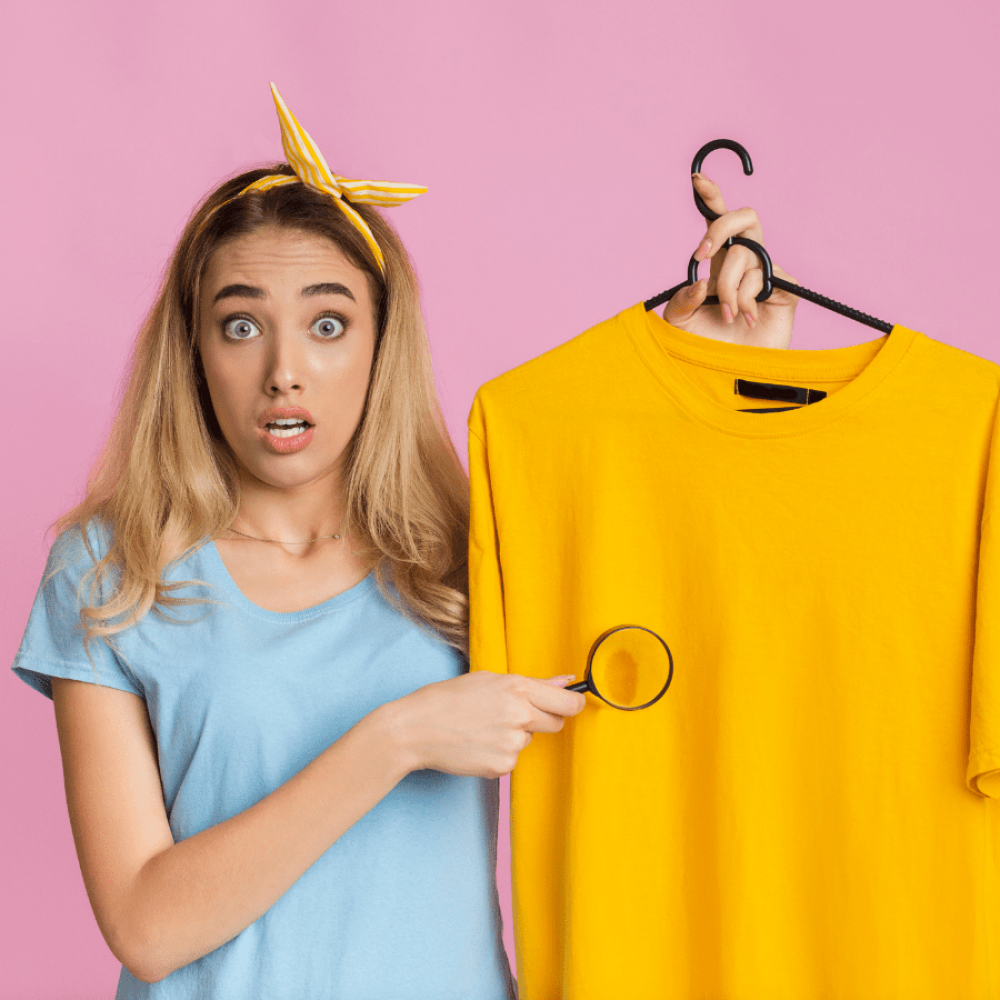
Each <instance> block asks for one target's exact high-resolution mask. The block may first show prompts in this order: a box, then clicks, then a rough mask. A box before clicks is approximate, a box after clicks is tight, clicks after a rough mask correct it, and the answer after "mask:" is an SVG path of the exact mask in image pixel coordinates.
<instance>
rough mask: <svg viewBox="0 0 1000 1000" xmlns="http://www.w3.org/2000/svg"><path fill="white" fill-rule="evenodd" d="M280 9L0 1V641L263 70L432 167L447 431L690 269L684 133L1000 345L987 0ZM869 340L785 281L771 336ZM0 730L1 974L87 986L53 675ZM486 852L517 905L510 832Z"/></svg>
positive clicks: (948, 334)
mask: <svg viewBox="0 0 1000 1000" xmlns="http://www.w3.org/2000/svg"><path fill="white" fill-rule="evenodd" d="M280 10H282V13H279V5H277V4H275V3H267V4H265V3H263V2H261V0H244V2H242V3H239V4H234V3H218V2H212V0H207V2H206V0H200V2H198V3H194V2H191V0H178V2H174V3H172V4H170V5H169V6H168V5H165V4H160V5H151V4H137V3H131V2H130V3H125V2H121V0H112V2H105V3H104V4H101V5H94V4H78V3H70V2H69V0H62V2H61V3H58V4H54V3H49V2H39V3H34V4H27V3H22V4H17V5H12V6H11V8H10V9H9V10H8V11H7V12H6V13H5V18H4V21H5V23H4V31H3V41H2V42H0V79H2V80H3V83H4V91H3V92H4V95H5V100H4V102H3V110H2V111H0V116H2V134H3V136H4V137H5V148H6V154H5V156H4V158H3V166H2V168H0V169H2V170H3V184H2V187H0V191H2V196H3V206H4V211H3V215H4V219H3V232H4V238H3V241H2V247H0V254H2V270H0V273H2V275H3V279H2V280H3V285H4V292H3V324H4V340H3V344H4V351H3V353H4V362H5V370H6V371H7V373H8V374H7V383H6V385H5V387H4V393H3V395H4V398H5V402H6V406H7V425H6V431H5V433H4V435H3V444H2V448H3V467H5V468H7V469H8V470H9V471H8V476H7V484H8V485H7V487H6V488H5V489H4V491H3V497H2V504H3V521H4V523H5V524H6V525H7V528H6V531H5V536H6V537H5V543H4V574H3V581H4V587H5V592H4V594H3V601H2V603H0V608H2V620H0V644H2V656H0V661H2V662H4V663H8V664H9V663H10V662H11V660H12V659H13V656H14V652H15V650H16V648H17V645H18V642H19V640H20V635H21V631H22V629H23V627H24V624H25V621H26V619H27V615H28V609H29V606H30V603H31V600H32V597H33V595H34V592H35V588H36V586H37V584H38V580H39V578H40V575H41V570H42V566H43V563H44V559H45V553H46V551H47V547H48V544H49V540H48V539H47V538H46V537H45V529H46V526H47V525H48V524H49V523H50V522H51V521H52V520H53V519H54V518H55V517H56V516H57V515H59V514H60V513H62V512H63V511H64V510H65V509H66V508H67V507H68V506H70V505H71V504H72V503H73V502H74V501H75V500H76V499H77V498H78V497H79V495H80V492H81V488H82V485H83V483H84V479H85V475H86V473H87V470H88V468H89V466H90V465H91V463H92V461H93V460H94V458H95V457H96V454H97V451H98V448H99V446H100V444H101V441H102V438H103V436H104V435H105V433H106V431H107V428H108V424H109V420H110V417H111V414H112V405H113V400H114V396H115V392H116V387H117V385H118V381H119V378H120V375H121V372H122V369H123V365H124V363H125V359H126V355H127V352H128V349H129V344H130V341H131V339H132V337H133V335H134V333H135V331H136V329H137V326H138V324H139V322H140V320H141V318H142V316H143V314H144V313H145V311H146V309H147V308H148V306H149V304H150V302H151V300H152V298H153V295H154V292H155V290H156V287H157V283H158V280H159V276H160V274H161V271H162V268H163V265H164V261H165V259H166V257H167V255H168V253H169V251H170V249H171V247H172V244H173V242H174V240H175V238H176V237H177V235H178V234H179V232H180V230H181V227H182V224H183V222H184V220H185V218H186V216H187V214H188V212H189V211H190V210H191V208H192V207H193V205H194V203H195V202H196V200H197V199H198V198H200V197H201V195H202V194H203V193H204V192H205V191H206V190H207V189H208V188H210V187H211V186H212V185H214V184H215V183H216V182H217V181H218V180H220V179H221V178H223V177H224V176H226V175H228V174H230V173H232V172H234V171H235V170H237V169H242V168H246V167H248V166H250V165H252V164H255V163H258V162H260V161H266V160H271V159H277V158H279V157H280V142H279V135H278V127H277V124H276V119H275V114H274V110H273V107H272V104H271V99H270V95H269V93H268V88H267V82H268V80H269V79H273V80H274V81H276V82H277V84H278V86H279V87H280V88H281V91H282V93H283V95H284V97H285V98H286V100H287V101H288V103H289V104H290V106H291V107H292V108H293V110H294V111H295V112H296V114H297V115H298V116H299V118H300V119H301V121H302V122H303V123H304V124H305V126H306V127H307V128H308V129H309V130H310V131H311V132H312V134H313V135H314V136H315V138H316V139H317V141H318V143H319V145H320V148H321V149H323V151H324V152H325V154H326V156H327V158H328V160H329V161H330V162H331V164H332V166H333V167H334V169H335V170H338V171H340V172H341V173H344V174H347V175H349V176H354V177H376V178H382V177H385V178H391V179H394V180H408V181H419V182H421V183H425V184H426V185H427V186H428V187H429V189H430V193H429V194H427V195H426V196H424V197H422V198H420V199H418V200H417V201H415V202H413V203H412V204H410V205H407V206H404V207H402V208H399V209H396V210H393V212H392V219H393V221H394V222H395V223H396V224H397V225H398V227H399V229H400V231H401V233H402V235H403V238H404V240H405V242H406V244H407V246H408V247H409V249H410V251H411V253H412V255H413V257H414V260H415V261H416V264H417V269H418V272H419V275H420V278H421V281H422V285H423V290H424V301H425V306H426V313H427V318H428V323H429V329H430V334H431V339H432V346H433V351H434V358H435V363H436V370H437V377H438V385H439V387H440V392H441V398H442V401H443V404H444V408H445V412H446V414H447V418H448V423H449V427H450V428H451V431H452V433H453V435H454V437H455V440H456V442H457V443H458V444H459V447H460V449H461V450H462V451H463V452H464V448H465V417H466V414H467V412H468V409H469V406H470V404H471V402H472V397H473V395H474V393H475V390H476V388H477V387H478V386H479V385H480V384H481V383H482V382H483V381H485V380H487V379H489V378H491V377H493V376H495V375H497V374H499V373H501V372H503V371H505V370H506V369H508V368H511V367H513V366H514V365H517V364H519V363H520V362H522V361H525V360H527V359H528V358H531V357H533V356H535V355H536V354H539V353H540V352H542V351H544V350H546V349H548V348H550V347H552V346H554V345H556V344H558V343H560V342H562V341H564V340H567V339H568V338H570V337H572V336H574V335H575V334H577V333H579V332H580V331H582V330H583V329H585V328H586V327H588V326H590V325H592V324H594V323H596V322H598V321H600V320H602V319H605V318H606V317H608V316H609V315H611V314H613V313H615V312H618V311H619V310H621V309H623V308H625V307H627V306H629V305H630V304H632V303H634V302H636V301H638V300H639V299H641V298H645V297H647V296H650V295H652V294H654V293H656V292H659V291H660V290H662V289H663V288H665V287H667V286H669V285H672V284H674V283H676V282H677V281H680V280H681V279H682V278H683V277H684V274H685V266H686V261H687V258H688V256H689V255H690V253H691V252H692V250H693V249H694V247H695V246H696V244H697V242H698V240H699V238H700V236H701V233H702V231H703V227H702V226H701V224H700V217H699V216H698V215H697V213H696V212H695V209H694V206H693V204H692V201H691V194H690V187H689V182H688V169H689V166H690V160H691V157H692V156H693V154H694V152H695V150H696V149H697V148H698V147H699V146H700V145H702V144H703V143H704V142H706V141H708V140H710V139H714V138H719V137H728V138H734V139H738V140H739V141H741V142H743V143H744V144H745V145H746V146H747V147H748V148H749V150H750V153H751V155H752V156H753V159H754V165H755V168H756V169H755V175H754V176H753V177H751V178H744V177H743V176H742V174H741V173H740V171H739V167H738V163H737V159H736V157H735V156H733V155H732V154H731V153H728V152H718V153H715V154H713V155H712V156H711V157H709V159H708V162H707V165H706V172H707V173H708V174H709V176H712V177H714V178H716V179H717V180H719V181H720V182H721V183H722V184H723V186H724V187H723V190H724V192H725V194H726V196H727V198H728V199H729V203H730V206H731V207H738V206H739V205H741V204H749V205H753V206H754V207H755V208H757V209H758V211H759V212H760V214H761V217H762V219H763V223H764V232H765V237H766V240H767V244H768V246H769V248H770V250H771V253H772V256H773V257H774V259H775V260H776V261H777V262H778V263H780V264H781V265H782V266H784V267H785V268H786V269H787V270H788V271H790V272H791V273H792V274H793V275H795V276H796V278H798V279H799V280H800V281H802V282H803V283H804V284H806V285H807V286H809V287H812V288H815V289H817V290H819V291H822V292H824V293H826V294H828V295H830V296H832V297H834V298H838V299H841V300H842V301H846V302H848V303H850V304H851V305H854V306H857V307H858V308H861V309H864V310H865V311H867V312H870V313H872V314H874V315H876V316H879V317H881V318H885V319H889V320H892V321H896V322H900V323H903V324H905V325H908V326H913V327H916V328H917V329H920V330H923V331H924V332H925V333H928V334H929V335H931V336H933V337H936V338H938V339H941V340H944V341H946V342H948V343H950V344H954V345H956V346H958V347H961V348H964V349H966V350H969V351H972V352H974V353H976V354H980V355H984V356H986V357H989V358H993V359H994V360H1000V346H998V341H997V337H996V335H995V333H994V329H995V321H994V318H993V311H994V309H995V308H996V300H995V299H994V298H993V294H994V290H995V288H996V282H995V273H996V265H995V263H994V261H995V258H996V249H995V246H996V245H995V242H994V241H995V239H996V234H997V231H998V228H1000V227H998V222H1000V213H998V209H997V207H996V199H995V195H994V193H993V191H992V188H991V182H992V180H993V179H995V178H996V176H997V168H998V165H1000V164H998V154H1000V139H998V129H997V120H996V101H997V96H998V86H997V85H998V82H1000V69H998V60H997V58H996V49H997V43H998V40H1000V38H998V20H1000V18H998V14H997V7H996V5H995V4H993V3H990V2H987V0H953V2H951V3H949V4H947V5H939V4H934V5H931V4H930V3H924V4H923V5H914V4H908V5H902V4H900V3H898V2H896V0H894V2H891V3H889V2H885V0H875V2H874V3H872V2H871V0H865V2H860V0H847V2H844V3H838V4H836V5H834V4H806V3H793V2H788V0H780V2H763V3H757V4H748V3H746V2H745V0H739V2H732V0H716V2H714V3H712V4H687V3H685V4H680V3H676V4H667V3H664V2H663V0H643V2H631V3H625V4H621V3H619V4H613V5H612V4H607V5H602V4H599V3H594V2H584V0H577V2H574V3H570V2H555V0H535V2H533V3H526V2H523V0H507V2H505V3H502V4H500V3H494V4H489V5H487V4H475V3H458V2H455V3H450V4H449V3H444V2H438V0H431V2H428V0H423V2H421V3H412V2H411V3H402V2H398V3H385V2H381V0H374V2H372V0H369V2H366V3H351V4H341V3H337V2H327V3H323V4H319V3H308V2H303V0H289V2H288V3H286V4H283V5H281V7H280ZM874 336H875V334H874V332H873V331H870V330H869V329H868V328H866V327H862V326H859V325H856V324H854V323H851V322H850V321H848V320H846V319H841V318H839V317H836V316H833V315H832V314H829V313H826V312H824V311H822V310H820V309H818V308H817V307H815V306H811V305H809V304H808V303H804V304H802V305H801V306H800V309H799V313H798V321H797V326H796V330H795V338H794V341H793V343H794V345H795V346H797V347H800V348H821V347H829V346H837V345H842V344H848V343H857V342H860V341H863V340H869V339H872V338H873V337H874ZM15 375H16V376H17V380H16V382H17V384H15V379H14V376H15ZM0 743H2V752H0V761H2V765H0V802H2V807H0V836H2V847H3V849H2V852H0V908H2V909H0V949H2V952H0V969H2V973H0V1000H8V998H17V1000H36V998H38V1000H41V998H46V1000H55V998H59V1000H73V998H95V1000H96V998H104V997H110V996H112V995H113V993H114V986H115V982H116V979H117V970H118V966H117V963H116V962H115V960H114V959H113V957H112V956H111V954H110V952H109V951H108V950H107V948H106V946H105V945H104V943H103V940H102V939H101V936H100V934H99V932H98V930H97V927H96V924H95V922H94V920H93V917H92V915H91V912H90V908H89V905H88V902H87V898H86V895H85V893H84V890H83V885H82V881H81V878H80V874H79V870H78V867H77V862H76V856H75V854H74V850H73V844H72V838H71V834H70V829H69V823H68V820H67V816H66V807H65V801H64V798H63V790H62V775H61V768H60V762H59V754H58V747H57V741H56V734H55V727H54V723H53V717H52V707H51V703H49V702H48V701H46V700H44V699H43V698H41V697H40V696H39V695H37V694H35V693H33V692H32V691H30V690H29V689H28V688H27V687H26V686H25V685H23V684H21V683H20V682H19V681H18V680H17V679H16V678H15V677H14V675H13V674H10V673H6V674H3V675H2V676H0ZM501 826H502V827H503V826H504V824H503V822H502V824H501ZM502 832H504V831H503V830H502ZM500 878H501V888H502V896H503V898H504V905H505V907H506V909H507V913H508V914H509V893H510V889H509V874H508V870H507V857H506V855H504V856H502V857H501V862H500ZM507 922H508V924H509V915H508V917H507ZM509 941H510V937H509V928H508V942H509Z"/></svg>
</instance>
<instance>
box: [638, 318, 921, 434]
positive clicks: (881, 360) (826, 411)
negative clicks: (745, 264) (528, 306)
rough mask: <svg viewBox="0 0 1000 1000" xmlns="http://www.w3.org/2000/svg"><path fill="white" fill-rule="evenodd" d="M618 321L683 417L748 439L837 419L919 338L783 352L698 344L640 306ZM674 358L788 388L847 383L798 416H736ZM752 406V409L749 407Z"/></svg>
mask: <svg viewBox="0 0 1000 1000" xmlns="http://www.w3.org/2000/svg"><path fill="white" fill-rule="evenodd" d="M619 318H620V319H621V321H622V322H623V323H624V324H625V327H626V329H627V330H628V333H629V336H630V337H631V339H632V341H633V343H634V344H635V347H636V349H637V351H638V352H639V355H640V357H641V358H642V360H643V361H644V362H645V364H646V365H647V367H648V368H649V369H650V371H651V372H652V374H653V376H654V377H655V378H656V379H657V381H658V382H660V384H661V385H662V386H663V387H664V388H665V389H666V390H667V392H668V393H669V394H670V395H671V396H673V397H674V399H676V400H677V402H678V403H679V404H680V405H681V406H682V407H684V409H686V410H687V411H688V412H689V413H691V414H693V415H694V416H695V417H697V418H698V419H700V420H701V421H703V422H704V423H707V424H709V425H711V426H712V427H714V428H715V429H717V430H720V431H724V432H725V433H728V434H734V435H736V436H739V437H752V438H775V437H788V436H792V435H796V434H803V433H807V432H809V431H812V430H814V429H816V428H818V427H822V426H824V425H826V424H828V423H830V422H831V421H833V420H836V419H838V418H839V417H840V416H841V415H842V414H843V413H844V411H845V410H847V409H848V408H849V407H851V406H853V405H854V404H855V403H856V402H857V401H858V400H860V399H861V398H863V397H864V396H866V395H867V394H868V393H869V392H871V391H872V390H873V389H874V388H875V387H876V386H878V385H879V384H880V383H881V382H882V381H883V380H884V379H885V377H886V376H887V375H889V374H890V373H891V372H892V371H893V370H894V369H895V368H896V366H897V365H898V364H899V362H900V361H901V360H902V358H903V357H904V355H905V354H906V352H907V351H908V350H909V348H910V346H911V345H912V344H913V342H914V340H915V338H916V337H917V336H919V335H918V334H917V333H916V331H914V330H910V329H908V328H907V327H904V326H898V325H896V326H893V328H892V333H890V334H888V335H886V336H883V337H880V338H879V339H877V340H870V341H866V342H865V343H862V344H854V345H851V346H849V347H835V348H828V349H824V350H816V351H803V350H796V349H787V350H785V349H780V348H771V347H756V346H751V345H748V344H733V343H728V342H726V341H721V340H712V339H710V338H708V337H700V336H698V335H697V334H694V333H689V332H688V331H687V330H681V329H679V328H678V327H675V326H674V325H673V324H671V323H668V322H667V321H666V320H665V319H663V317H662V316H660V315H658V314H657V313H655V312H652V311H650V312H647V311H646V308H645V306H644V305H643V303H641V302H639V303H637V304H636V305H634V306H632V307H630V308H629V309H626V310H625V311H624V312H623V313H621V314H620V316H619ZM675 358H681V359H683V360H685V361H690V362H692V363H694V364H697V365H701V366H703V367H706V368H715V369H718V370H720V371H727V372H732V373H733V374H734V375H740V376H751V377H754V376H756V377H757V378H759V379H760V380H762V381H769V382H781V383H788V384H794V383H795V382H797V381H810V382H816V381H826V380H829V381H843V380H845V379H851V382H850V383H849V384H848V385H845V386H844V387H843V388H842V389H838V390H837V392H835V393H832V394H831V395H829V396H828V397H827V398H826V399H822V400H820V401H819V402H818V403H811V404H809V405H808V406H802V407H800V408H798V409H794V410H785V411H783V412H779V413H743V412H741V411H739V410H734V409H730V408H728V407H726V406H723V405H722V404H720V403H718V402H717V401H716V400H714V399H712V398H711V397H710V396H709V395H708V394H706V393H705V392H704V391H703V390H702V389H701V388H700V387H699V386H698V385H696V384H695V383H694V382H693V381H692V380H691V379H690V378H689V377H688V375H687V374H686V373H685V372H684V370H683V368H682V367H681V366H680V365H679V364H677V362H676V360H675ZM753 405H755V404H754V402H753V401H751V402H750V403H748V406H753ZM760 405H764V404H760Z"/></svg>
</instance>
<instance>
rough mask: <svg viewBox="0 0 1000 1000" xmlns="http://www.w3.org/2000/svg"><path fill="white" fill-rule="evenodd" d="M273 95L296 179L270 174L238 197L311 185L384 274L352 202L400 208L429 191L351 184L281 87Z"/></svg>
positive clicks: (387, 183) (388, 184)
mask: <svg viewBox="0 0 1000 1000" xmlns="http://www.w3.org/2000/svg"><path fill="white" fill-rule="evenodd" d="M271 94H272V96H273V97H274V104H275V107H276V108H277V109H278V121H279V123H280V124H281V145H282V146H283V147H284V150H285V156H286V157H287V158H288V163H289V165H290V166H291V168H292V169H293V170H294V171H295V176H294V177H291V176H289V175H288V174H268V175H267V176H266V177H261V178H260V180H256V181H254V182H253V183H252V184H248V185H247V186H246V187H245V188H244V189H243V190H242V191H240V193H239V194H238V195H236V197H237V198H239V197H241V196H242V195H245V194H246V193H247V192H248V191H267V190H269V189H270V188H273V187H280V186H281V185H282V184H298V183H300V182H301V183H302V184H308V185H309V187H312V188H315V189H316V190H317V191H323V192H325V193H326V194H328V195H330V197H331V198H333V200H334V203H335V204H336V205H337V207H338V208H339V209H340V210H341V211H342V212H343V213H344V214H345V215H346V216H347V217H348V219H350V220H351V222H352V223H353V224H354V226H355V227H356V228H357V229H358V231H359V232H360V233H361V235H362V236H364V238H365V239H366V240H367V242H368V245H369V246H370V247H371V250H372V253H373V254H374V255H375V259H376V260H377V261H378V266H379V267H380V268H381V269H382V272H383V273H385V258H384V257H383V256H382V250H381V248H380V247H379V245H378V243H376V242H375V237H374V236H373V235H372V231H371V230H370V229H369V228H368V225H367V223H366V222H365V220H364V219H362V218H361V216H360V215H358V213H357V212H356V211H355V210H354V209H353V208H352V207H351V206H350V204H349V203H348V199H349V200H350V201H356V202H363V203H364V204H366V205H381V206H383V207H386V208H388V207H391V206H393V205H401V204H402V203H403V202H404V201H409V200H410V199H411V198H416V196H417V195H418V194H423V193H424V192H425V191H426V190H427V188H425V187H421V186H420V185H419V184H402V183H399V182H397V181H352V180H350V179H349V178H347V177H341V176H340V175H339V174H335V173H334V172H333V171H332V170H331V169H330V168H329V167H328V166H327V163H326V160H324V159H323V154H322V153H321V152H320V151H319V148H318V147H317V146H316V143H315V142H313V138H312V136H311V135H310V134H309V133H308V132H307V131H306V130H305V129H304V128H303V127H302V126H301V125H300V124H299V123H298V119H296V117H295V115H293V114H292V113H291V111H289V110H288V105H287V104H285V102H284V101H283V100H282V99H281V94H279V93H278V88H277V87H275V85H274V84H273V83H272V84H271Z"/></svg>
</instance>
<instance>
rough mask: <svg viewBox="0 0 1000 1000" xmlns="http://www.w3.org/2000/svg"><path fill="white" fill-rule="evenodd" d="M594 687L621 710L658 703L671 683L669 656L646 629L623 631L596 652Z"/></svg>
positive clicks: (592, 665)
mask: <svg viewBox="0 0 1000 1000" xmlns="http://www.w3.org/2000/svg"><path fill="white" fill-rule="evenodd" d="M590 679H591V683H592V684H593V686H594V687H595V688H597V690H598V691H599V692H600V696H601V697H602V698H603V699H604V700H605V701H607V702H609V703H610V704H612V705H616V706H618V707H619V708H638V707H639V706H640V705H646V704H648V703H649V702H651V701H655V700H656V699H657V698H658V697H659V696H660V695H661V694H662V693H663V691H664V689H665V688H666V686H667V682H668V681H669V680H670V654H669V653H668V652H667V648H666V646H664V644H663V641H662V640H661V639H660V638H659V636H657V635H655V634H654V633H652V632H649V631H647V630H646V629H644V628H632V627H626V628H620V629H617V630H616V631H614V632H612V633H610V634H609V635H608V636H606V637H605V638H604V639H603V640H602V641H601V643H600V645H599V646H598V647H597V649H596V650H594V655H593V658H592V659H591V663H590Z"/></svg>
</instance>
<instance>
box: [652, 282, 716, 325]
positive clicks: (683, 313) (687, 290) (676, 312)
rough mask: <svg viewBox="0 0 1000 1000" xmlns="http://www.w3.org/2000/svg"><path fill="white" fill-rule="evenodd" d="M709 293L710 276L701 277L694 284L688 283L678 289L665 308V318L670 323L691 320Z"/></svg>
mask: <svg viewBox="0 0 1000 1000" xmlns="http://www.w3.org/2000/svg"><path fill="white" fill-rule="evenodd" d="M707 294H708V278H701V279H700V280H699V281H696V282H695V283H694V284H693V285H686V286H685V287H684V288H682V289H681V290H680V291H678V292H677V293H676V294H675V295H674V296H673V297H672V298H671V299H670V301H669V302H668V303H667V308H666V309H664V310H663V318H664V319H665V320H666V321H667V322H668V323H673V324H675V325H676V324H677V323H683V322H685V321H686V320H689V319H690V318H691V317H692V316H693V315H694V314H695V313H696V312H697V311H698V307H699V306H700V305H701V304H702V303H703V302H704V301H705V296H706V295H707Z"/></svg>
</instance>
